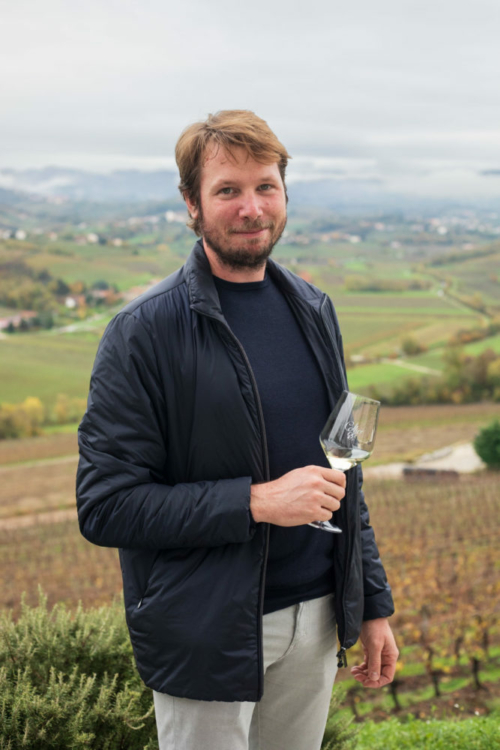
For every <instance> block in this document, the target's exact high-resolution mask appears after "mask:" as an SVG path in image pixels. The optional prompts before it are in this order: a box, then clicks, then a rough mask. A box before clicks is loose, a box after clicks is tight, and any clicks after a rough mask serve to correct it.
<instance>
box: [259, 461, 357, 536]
mask: <svg viewBox="0 0 500 750" xmlns="http://www.w3.org/2000/svg"><path fill="white" fill-rule="evenodd" d="M250 493H251V494H250V511H251V513H252V516H253V518H254V520H255V521H256V522H257V523H259V522H261V521H266V522H267V523H274V524H276V526H301V525H302V524H306V523H310V522H311V521H329V520H330V518H331V517H332V515H333V512H334V511H336V510H338V509H339V508H340V501H341V500H342V498H343V497H344V495H345V474H344V472H343V471H337V470H336V469H326V468H324V467H323V466H304V467H303V468H301V469H293V471H289V472H288V473H287V474H284V475H283V476H282V477H280V478H279V479H275V480H274V481H273V482H265V483H263V484H252V487H251V490H250Z"/></svg>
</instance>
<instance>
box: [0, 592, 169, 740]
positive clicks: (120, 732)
mask: <svg viewBox="0 0 500 750" xmlns="http://www.w3.org/2000/svg"><path fill="white" fill-rule="evenodd" d="M21 747H22V748H31V749H32V750H42V749H45V748H57V750H67V748H73V749H74V750H81V749H83V748H92V750H118V749H119V748H121V749H123V750H125V748H126V750H145V749H146V748H147V750H154V748H157V747H158V743H157V739H156V722H155V717H154V705H153V700H152V692H151V690H150V689H149V688H146V687H145V685H144V684H143V682H142V681H141V679H140V677H139V674H138V672H137V670H136V668H135V664H134V661H133V655H132V647H131V645H130V640H129V636H128V630H127V628H126V623H125V617H124V612H123V605H121V606H120V605H119V604H118V602H115V603H114V604H113V606H110V607H102V608H100V609H94V610H88V611H84V610H83V608H82V606H81V604H80V605H79V606H78V609H77V611H76V612H75V613H74V614H71V613H70V612H69V611H67V610H66V608H65V607H64V605H62V604H56V605H55V606H54V607H53V609H52V611H51V612H48V610H47V598H46V596H44V594H43V593H42V591H41V589H39V606H38V607H34V608H32V607H28V606H27V605H26V604H25V602H24V596H23V597H22V608H21V615H20V617H19V620H18V621H17V622H16V623H14V622H12V618H11V615H10V612H9V613H5V614H2V615H1V617H0V749H1V750H17V748H21Z"/></svg>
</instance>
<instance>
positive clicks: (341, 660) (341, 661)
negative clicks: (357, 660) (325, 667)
mask: <svg viewBox="0 0 500 750" xmlns="http://www.w3.org/2000/svg"><path fill="white" fill-rule="evenodd" d="M342 667H347V656H346V655H345V648H344V646H341V647H340V651H337V668H338V669H341V668H342Z"/></svg>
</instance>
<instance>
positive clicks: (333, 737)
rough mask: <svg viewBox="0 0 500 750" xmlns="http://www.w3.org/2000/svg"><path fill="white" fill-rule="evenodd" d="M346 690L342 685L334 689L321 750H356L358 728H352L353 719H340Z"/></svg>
mask: <svg viewBox="0 0 500 750" xmlns="http://www.w3.org/2000/svg"><path fill="white" fill-rule="evenodd" d="M345 695H346V689H345V688H344V687H343V686H342V685H336V686H335V687H334V688H333V692H332V697H331V699H330V708H329V712H328V721H327V722H326V727H325V733H324V736H323V741H322V743H321V750H351V748H352V749H353V750H354V748H355V747H356V739H357V736H358V729H357V727H354V726H351V724H352V719H346V718H339V717H338V716H337V711H338V709H339V708H340V705H341V703H343V701H344V699H345Z"/></svg>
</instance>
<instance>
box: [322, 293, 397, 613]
mask: <svg viewBox="0 0 500 750" xmlns="http://www.w3.org/2000/svg"><path fill="white" fill-rule="evenodd" d="M329 307H330V311H331V313H332V316H333V320H334V324H335V333H336V337H337V344H338V348H339V353H340V357H341V360H342V367H343V369H344V374H345V375H346V379H347V373H346V366H345V359H344V347H343V343H342V335H341V333H340V326H339V321H338V318H337V314H336V312H335V308H334V306H333V303H332V301H331V300H330V299H329ZM356 471H357V473H358V483H359V485H358V486H359V505H360V515H361V549H362V555H363V587H364V596H365V605H364V613H363V620H375V619H376V618H377V617H390V615H392V614H394V602H393V599H392V592H391V587H390V586H389V583H388V581H387V576H386V574H385V570H384V566H383V565H382V561H381V559H380V555H379V551H378V548H377V543H376V541H375V533H374V531H373V527H372V526H371V525H370V514H369V512H368V506H367V505H366V501H365V495H364V492H363V472H362V470H361V466H360V465H359V464H358V466H357V467H356Z"/></svg>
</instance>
